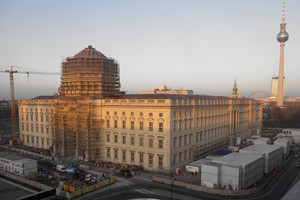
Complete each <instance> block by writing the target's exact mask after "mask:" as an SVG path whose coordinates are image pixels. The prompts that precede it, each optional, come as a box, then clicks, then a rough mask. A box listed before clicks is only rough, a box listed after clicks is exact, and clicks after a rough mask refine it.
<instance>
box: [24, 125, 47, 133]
mask: <svg viewBox="0 0 300 200" xmlns="http://www.w3.org/2000/svg"><path fill="white" fill-rule="evenodd" d="M34 127H35V128H34ZM24 130H25V125H24V124H22V131H24ZM39 130H40V133H44V131H46V133H47V134H49V133H50V128H49V126H46V128H45V129H44V126H43V125H41V126H40V127H39V125H38V124H36V125H35V126H34V125H33V124H31V125H30V131H31V132H32V133H33V132H36V133H39ZM26 131H29V124H26Z"/></svg>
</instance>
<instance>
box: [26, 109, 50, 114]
mask: <svg viewBox="0 0 300 200" xmlns="http://www.w3.org/2000/svg"><path fill="white" fill-rule="evenodd" d="M21 110H22V112H24V111H25V110H26V112H28V108H26V109H24V108H22V109H21ZM40 111H41V112H43V108H41V109H40ZM30 112H33V109H32V108H30ZM35 112H38V109H37V108H36V109H35ZM46 112H48V109H46ZM51 112H52V113H53V109H51Z"/></svg>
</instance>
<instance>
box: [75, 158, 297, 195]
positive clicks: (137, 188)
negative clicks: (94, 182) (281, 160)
mask: <svg viewBox="0 0 300 200" xmlns="http://www.w3.org/2000/svg"><path fill="white" fill-rule="evenodd" d="M295 159H296V158H294V159H293V160H292V161H291V162H290V163H289V164H288V165H287V166H286V167H285V168H284V169H283V170H282V171H281V172H280V175H279V176H276V178H275V179H274V180H273V181H272V183H271V184H269V185H268V186H267V187H266V188H265V190H264V191H262V192H261V193H259V194H257V195H254V196H249V197H242V198H241V197H239V198H232V197H230V198H226V197H221V196H220V197H219V196H213V195H208V194H204V193H200V192H196V191H192V190H186V189H183V188H178V187H171V186H169V185H164V184H159V183H154V182H152V181H149V180H145V179H138V178H130V179H123V178H118V179H119V180H118V181H117V182H116V183H115V184H114V185H111V186H107V187H105V188H102V189H100V190H96V191H93V192H91V193H88V194H86V195H83V196H81V197H79V198H78V199H110V200H119V199H125V200H126V199H127V200H130V199H144V198H148V199H176V200H177V199H178V200H182V199H184V200H196V199H198V200H199V199H203V200H215V199H248V200H252V199H255V200H280V199H281V198H282V197H283V196H284V195H285V193H286V192H287V191H288V189H289V188H290V186H291V184H292V183H293V182H295V180H294V179H295V178H296V177H299V174H300V168H296V167H294V161H295Z"/></svg>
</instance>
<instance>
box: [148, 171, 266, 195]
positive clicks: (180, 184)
mask: <svg viewBox="0 0 300 200" xmlns="http://www.w3.org/2000/svg"><path fill="white" fill-rule="evenodd" d="M153 181H154V182H159V183H164V184H168V185H171V179H166V178H162V177H157V176H154V177H153ZM173 185H174V186H177V187H182V188H186V189H189V190H195V191H198V192H204V193H209V194H213V195H222V196H248V195H252V194H255V193H258V192H259V191H261V190H262V189H263V187H256V188H251V189H248V190H218V189H211V188H206V187H202V186H199V185H192V184H189V183H184V182H180V181H174V183H173Z"/></svg>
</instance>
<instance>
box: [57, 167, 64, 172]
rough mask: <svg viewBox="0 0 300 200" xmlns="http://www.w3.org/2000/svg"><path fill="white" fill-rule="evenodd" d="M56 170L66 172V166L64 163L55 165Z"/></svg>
mask: <svg viewBox="0 0 300 200" xmlns="http://www.w3.org/2000/svg"><path fill="white" fill-rule="evenodd" d="M56 170H57V171H60V172H66V166H64V165H56Z"/></svg>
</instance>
